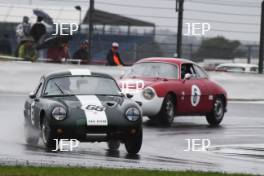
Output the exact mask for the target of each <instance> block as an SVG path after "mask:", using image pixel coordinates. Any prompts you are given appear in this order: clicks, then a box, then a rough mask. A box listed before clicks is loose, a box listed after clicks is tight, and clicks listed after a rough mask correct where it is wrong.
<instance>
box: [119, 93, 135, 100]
mask: <svg viewBox="0 0 264 176" xmlns="http://www.w3.org/2000/svg"><path fill="white" fill-rule="evenodd" d="M120 95H121V96H122V97H126V98H129V99H130V98H132V97H133V95H132V94H129V93H123V92H120Z"/></svg>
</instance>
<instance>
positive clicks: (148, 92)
mask: <svg viewBox="0 0 264 176" xmlns="http://www.w3.org/2000/svg"><path fill="white" fill-rule="evenodd" d="M142 94H143V97H144V98H145V99H147V100H151V99H152V98H154V97H155V91H154V90H153V89H152V88H150V87H148V88H146V89H144V90H143V92H142Z"/></svg>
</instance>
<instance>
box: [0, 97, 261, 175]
mask: <svg viewBox="0 0 264 176" xmlns="http://www.w3.org/2000/svg"><path fill="white" fill-rule="evenodd" d="M26 98H27V96H26V95H25V94H14V93H12V94H8V93H0V165H34V166H66V167H67V166H80V167H111V168H146V169H165V170H202V171H219V172H231V173H233V172H239V173H253V174H258V175H264V167H263V164H264V142H263V141H264V115H263V107H264V103H263V102H229V105H228V112H227V113H226V115H225V118H224V120H223V122H222V125H221V126H220V127H218V128H210V127H209V126H208V125H207V122H206V120H205V118H204V117H177V118H175V120H174V124H173V125H172V127H170V128H161V127H158V126H155V125H150V124H149V122H148V120H147V118H144V139H143V145H142V149H141V151H140V153H139V154H138V155H136V156H129V155H127V153H126V150H125V148H124V146H123V145H122V146H121V147H120V150H119V152H114V153H111V152H109V151H108V150H107V145H106V143H81V144H80V145H79V147H78V148H76V149H74V150H73V151H70V152H56V153H49V152H46V151H45V150H44V147H43V144H42V142H39V145H38V146H37V147H32V146H27V145H26V144H25V142H24V136H23V104H24V101H25V99H26ZM187 139H209V140H210V142H211V146H210V147H209V148H207V150H205V151H190V152H187V151H184V150H186V149H187V148H188V143H187ZM199 142H200V143H201V141H198V143H199ZM196 147H197V148H198V149H200V147H201V146H196Z"/></svg>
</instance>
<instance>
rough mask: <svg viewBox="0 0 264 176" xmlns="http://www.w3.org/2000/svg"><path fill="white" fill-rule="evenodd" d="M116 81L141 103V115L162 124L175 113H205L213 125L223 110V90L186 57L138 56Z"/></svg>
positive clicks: (170, 121)
mask: <svg viewBox="0 0 264 176" xmlns="http://www.w3.org/2000/svg"><path fill="white" fill-rule="evenodd" d="M119 85H120V87H121V89H122V91H123V92H124V93H128V94H127V95H129V96H131V97H132V99H133V100H135V101H136V102H138V103H139V104H141V106H142V111H143V115H145V116H148V117H149V118H150V119H151V120H158V121H159V122H160V124H162V125H164V126H170V125H171V124H172V122H173V119H174V117H175V116H178V115H202V116H206V119H207V121H208V123H209V124H210V125H211V126H217V125H219V124H220V123H221V121H222V119H223V117H224V114H225V112H226V107H227V93H226V91H225V90H224V89H223V88H222V87H221V86H220V85H218V84H216V83H215V82H213V81H211V80H210V79H209V78H208V75H207V73H206V72H205V71H204V70H203V69H202V68H201V67H200V66H198V65H197V64H196V63H194V62H191V61H189V60H185V59H176V58H146V59H142V60H139V61H138V62H137V63H135V64H134V65H133V66H132V67H131V68H130V70H128V71H127V72H126V73H125V74H124V75H123V76H121V78H120V80H119Z"/></svg>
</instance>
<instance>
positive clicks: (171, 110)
mask: <svg viewBox="0 0 264 176" xmlns="http://www.w3.org/2000/svg"><path fill="white" fill-rule="evenodd" d="M174 116H175V99H174V97H173V96H172V95H171V94H168V95H167V96H166V97H165V99H164V101H163V104H162V107H161V110H160V112H159V114H158V117H159V122H160V124H161V125H162V126H166V127H169V126H171V125H172V123H173V120H174Z"/></svg>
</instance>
